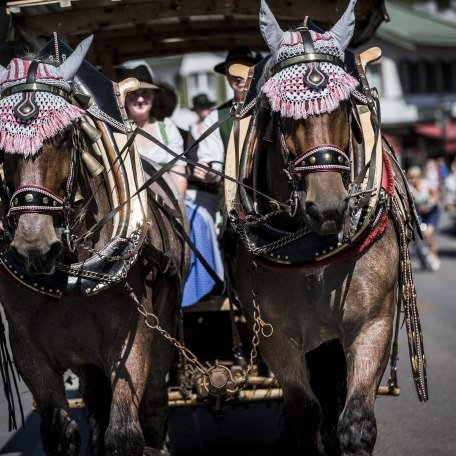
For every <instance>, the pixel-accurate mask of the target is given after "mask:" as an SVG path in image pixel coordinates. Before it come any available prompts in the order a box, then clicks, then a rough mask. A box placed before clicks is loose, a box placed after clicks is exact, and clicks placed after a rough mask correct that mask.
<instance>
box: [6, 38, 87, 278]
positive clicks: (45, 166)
mask: <svg viewBox="0 0 456 456" xmlns="http://www.w3.org/2000/svg"><path fill="white" fill-rule="evenodd" d="M91 41H92V37H89V38H87V39H86V40H84V41H83V42H82V43H80V44H79V46H78V47H77V48H76V49H75V51H74V52H73V53H72V54H71V56H69V57H68V58H67V59H66V60H65V61H64V62H63V63H61V64H60V65H58V64H53V63H51V62H48V63H45V62H40V61H38V60H26V59H20V58H15V59H14V60H12V61H11V63H10V64H9V66H8V68H3V67H0V118H1V121H2V122H1V124H0V150H1V151H2V156H3V172H4V181H5V184H4V191H3V194H4V197H7V198H8V199H9V214H8V215H9V216H11V217H10V218H11V219H13V220H12V224H13V225H14V228H15V229H14V237H13V242H12V243H11V249H12V251H13V253H14V255H15V256H16V258H17V259H18V260H19V261H21V262H22V263H24V264H25V266H26V268H27V270H28V271H29V272H30V273H33V274H52V273H53V272H54V269H55V263H56V260H57V258H58V257H59V255H60V254H61V252H62V241H61V239H60V236H61V235H62V232H63V229H64V226H65V223H64V222H65V219H66V218H67V216H68V210H69V205H70V203H71V199H72V197H74V183H75V163H76V158H75V156H74V154H75V150H74V148H75V147H74V143H75V141H74V134H76V133H75V131H76V130H77V129H75V127H74V123H75V122H76V121H77V120H78V119H80V118H81V117H82V115H83V114H84V111H83V110H82V109H80V108H79V107H77V106H76V105H74V104H73V102H72V98H71V86H70V83H69V82H70V81H71V80H72V79H73V76H74V74H75V73H76V72H77V70H78V69H79V66H80V65H81V63H82V62H83V60H84V57H85V54H86V53H87V51H88V48H89V46H90V44H91Z"/></svg>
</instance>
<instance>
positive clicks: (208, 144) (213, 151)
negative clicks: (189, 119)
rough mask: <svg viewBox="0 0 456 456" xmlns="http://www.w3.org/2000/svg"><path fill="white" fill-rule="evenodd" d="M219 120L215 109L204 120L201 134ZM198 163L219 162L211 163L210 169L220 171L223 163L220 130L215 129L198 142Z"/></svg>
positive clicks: (223, 153) (223, 150)
mask: <svg viewBox="0 0 456 456" xmlns="http://www.w3.org/2000/svg"><path fill="white" fill-rule="evenodd" d="M218 120H219V113H218V111H217V109H213V110H212V111H211V112H210V113H209V114H208V115H207V117H206V118H205V119H204V122H203V128H202V130H201V134H202V133H204V132H205V131H206V130H207V129H208V128H209V127H210V126H211V125H213V124H214V123H215V122H217V121H218ZM197 156H198V161H199V162H206V163H209V162H212V161H215V162H220V163H213V164H212V167H213V168H214V169H215V170H216V171H222V169H223V164H224V163H225V147H224V145H223V141H222V136H221V135H220V130H219V129H218V128H217V129H216V130H215V131H213V132H212V134H210V135H209V136H208V137H207V138H206V139H204V140H203V141H202V142H200V144H199V146H198V152H197Z"/></svg>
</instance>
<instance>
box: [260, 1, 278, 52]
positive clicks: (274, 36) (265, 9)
mask: <svg viewBox="0 0 456 456" xmlns="http://www.w3.org/2000/svg"><path fill="white" fill-rule="evenodd" d="M260 30H261V34H262V35H263V38H264V40H265V41H266V44H267V45H268V46H269V49H270V50H271V52H272V53H273V55H277V54H278V52H279V49H280V46H282V42H283V35H284V33H283V30H282V29H281V28H280V25H279V24H278V22H277V20H276V18H275V17H274V14H272V11H271V10H270V9H269V6H268V5H267V3H266V1H265V0H261V7H260Z"/></svg>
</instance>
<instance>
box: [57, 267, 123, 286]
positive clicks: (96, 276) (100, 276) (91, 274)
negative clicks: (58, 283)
mask: <svg viewBox="0 0 456 456" xmlns="http://www.w3.org/2000/svg"><path fill="white" fill-rule="evenodd" d="M56 269H58V270H59V271H62V272H66V273H67V274H70V275H73V276H76V277H82V278H84V279H89V280H97V281H99V282H106V283H121V282H123V281H124V279H125V278H126V277H127V271H126V270H125V266H124V268H123V269H122V272H121V273H120V274H119V275H116V276H114V275H111V274H105V273H103V272H95V271H88V270H87V269H79V268H73V267H71V266H67V265H66V264H63V263H58V264H56Z"/></svg>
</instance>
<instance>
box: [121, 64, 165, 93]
mask: <svg viewBox="0 0 456 456" xmlns="http://www.w3.org/2000/svg"><path fill="white" fill-rule="evenodd" d="M116 78H117V81H123V80H124V79H127V78H136V79H137V80H138V81H139V87H140V88H141V89H150V90H160V87H158V86H157V85H156V84H155V81H154V74H153V72H152V69H151V68H150V66H149V65H148V64H147V62H145V61H139V62H138V61H134V62H127V63H124V64H123V65H122V66H120V67H118V68H117V69H116Z"/></svg>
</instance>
